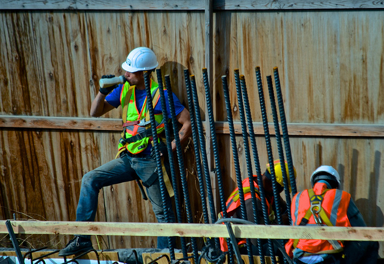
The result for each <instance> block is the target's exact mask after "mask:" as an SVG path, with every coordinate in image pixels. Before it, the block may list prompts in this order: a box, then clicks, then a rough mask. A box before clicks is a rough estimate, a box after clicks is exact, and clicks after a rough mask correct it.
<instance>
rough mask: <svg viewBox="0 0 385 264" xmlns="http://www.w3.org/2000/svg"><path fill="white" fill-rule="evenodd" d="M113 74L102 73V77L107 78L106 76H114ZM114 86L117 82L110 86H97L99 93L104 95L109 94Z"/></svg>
mask: <svg viewBox="0 0 385 264" xmlns="http://www.w3.org/2000/svg"><path fill="white" fill-rule="evenodd" d="M114 77H115V75H112V74H110V75H102V79H107V78H114ZM116 87H118V85H117V84H115V85H113V86H110V87H105V88H99V92H100V93H101V94H104V95H107V94H109V93H110V92H111V91H112V90H114V89H115V88H116Z"/></svg>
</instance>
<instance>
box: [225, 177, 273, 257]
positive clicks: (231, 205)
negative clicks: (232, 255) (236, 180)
mask: <svg viewBox="0 0 385 264" xmlns="http://www.w3.org/2000/svg"><path fill="white" fill-rule="evenodd" d="M253 176H254V177H257V175H253ZM253 182H254V188H255V197H256V198H258V199H259V200H261V197H260V196H259V186H258V184H257V183H256V182H255V181H253ZM242 189H243V197H244V200H245V201H247V200H249V199H251V191H250V181H249V178H246V179H244V180H243V181H242ZM272 201H273V200H272ZM272 201H271V202H269V201H268V200H267V199H266V204H267V211H268V213H269V215H270V214H271V204H272ZM240 206H241V200H240V199H239V189H238V188H236V189H235V190H234V191H233V192H232V193H231V194H230V196H229V198H228V199H227V202H226V212H227V216H229V217H231V216H232V215H234V213H235V211H236V210H237V208H238V207H240ZM221 216H223V212H221V213H220V217H221ZM219 243H220V246H221V250H222V251H223V252H227V251H228V246H227V242H226V239H225V238H223V237H220V238H219ZM244 244H246V239H240V240H238V246H241V245H244Z"/></svg>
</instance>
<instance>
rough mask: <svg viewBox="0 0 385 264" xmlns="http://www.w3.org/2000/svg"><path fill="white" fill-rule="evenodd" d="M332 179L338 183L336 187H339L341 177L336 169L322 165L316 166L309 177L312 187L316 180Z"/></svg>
mask: <svg viewBox="0 0 385 264" xmlns="http://www.w3.org/2000/svg"><path fill="white" fill-rule="evenodd" d="M328 179H330V180H334V181H336V182H337V183H338V187H337V188H338V189H340V188H341V179H340V175H339V174H338V171H336V169H334V168H333V167H332V166H328V165H322V166H320V167H318V168H317V169H316V170H315V171H314V172H313V174H312V175H311V177H310V183H311V186H312V187H314V184H315V182H316V180H317V181H318V180H328Z"/></svg>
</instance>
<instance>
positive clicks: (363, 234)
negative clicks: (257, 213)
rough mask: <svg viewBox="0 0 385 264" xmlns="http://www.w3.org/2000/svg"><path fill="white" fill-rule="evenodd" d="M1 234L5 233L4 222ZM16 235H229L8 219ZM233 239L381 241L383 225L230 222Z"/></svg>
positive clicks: (206, 228)
mask: <svg viewBox="0 0 385 264" xmlns="http://www.w3.org/2000/svg"><path fill="white" fill-rule="evenodd" d="M0 222H3V224H2V225H0V233H3V234H4V233H8V230H7V228H6V226H5V221H0ZM11 224H12V226H13V229H14V232H15V233H16V234H58V233H60V234H73V233H74V232H75V231H76V232H78V233H79V234H88V235H99V234H105V235H113V236H116V235H123V236H175V237H229V233H228V231H227V227H226V226H225V225H220V224H217V225H214V224H179V223H178V224H175V223H174V224H172V223H171V224H164V223H163V224H159V223H111V222H109V223H101V222H99V223H96V222H63V221H61V222H54V221H11ZM232 228H233V231H234V235H235V237H236V238H244V237H248V238H261V239H264V238H272V239H275V238H276V239H289V238H293V239H300V238H309V237H311V238H313V239H323V240H328V239H332V240H349V241H351V240H353V241H354V240H357V239H359V240H362V241H384V228H383V227H328V228H325V227H318V226H315V227H312V228H308V227H303V226H292V227H290V228H287V227H286V226H278V225H271V226H266V225H232Z"/></svg>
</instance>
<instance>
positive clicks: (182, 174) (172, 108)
mask: <svg viewBox="0 0 385 264" xmlns="http://www.w3.org/2000/svg"><path fill="white" fill-rule="evenodd" d="M164 80H165V83H166V88H167V97H168V105H169V107H170V114H171V122H172V127H173V130H174V140H175V145H176V154H177V158H178V164H179V172H180V177H181V183H182V190H183V195H184V201H185V207H186V215H187V222H188V223H193V217H192V214H191V203H190V196H189V193H188V186H187V178H186V168H185V166H184V162H183V151H182V145H181V143H180V139H179V133H178V123H177V122H178V121H177V119H176V116H175V106H174V98H173V93H172V89H171V82H170V76H169V75H165V76H164ZM191 245H192V249H193V252H194V259H195V258H196V259H197V258H198V248H197V244H196V239H195V238H194V237H192V238H191Z"/></svg>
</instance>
